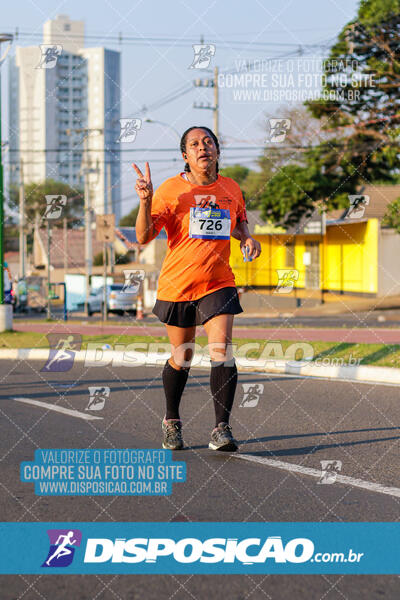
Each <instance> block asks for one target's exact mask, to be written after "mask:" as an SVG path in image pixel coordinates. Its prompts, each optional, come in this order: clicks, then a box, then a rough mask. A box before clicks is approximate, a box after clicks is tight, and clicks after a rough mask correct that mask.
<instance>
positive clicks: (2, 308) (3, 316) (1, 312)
mask: <svg viewBox="0 0 400 600" xmlns="http://www.w3.org/2000/svg"><path fill="white" fill-rule="evenodd" d="M12 40H13V36H12V34H11V33H0V49H1V44H2V43H3V42H8V46H7V48H6V50H5V52H4V54H3V55H2V56H1V52H0V269H1V274H0V331H6V330H8V329H12V306H11V304H5V303H4V182H3V159H2V152H1V65H2V64H3V62H4V61H5V59H6V56H7V54H8V52H9V50H10V48H11V42H12Z"/></svg>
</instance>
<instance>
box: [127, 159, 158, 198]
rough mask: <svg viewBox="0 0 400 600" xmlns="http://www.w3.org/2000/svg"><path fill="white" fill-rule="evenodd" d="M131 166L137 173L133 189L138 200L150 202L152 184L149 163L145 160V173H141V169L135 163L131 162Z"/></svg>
mask: <svg viewBox="0 0 400 600" xmlns="http://www.w3.org/2000/svg"><path fill="white" fill-rule="evenodd" d="M132 167H133V168H134V169H135V171H136V173H137V174H138V176H139V177H138V179H137V180H136V185H135V190H136V193H137V195H138V196H139V198H140V200H144V201H145V202H151V200H152V198H153V184H152V183H151V173H150V165H149V163H148V162H147V163H146V165H145V167H146V170H145V174H144V175H143V173H142V171H141V170H140V169H139V167H138V166H137V165H135V163H132Z"/></svg>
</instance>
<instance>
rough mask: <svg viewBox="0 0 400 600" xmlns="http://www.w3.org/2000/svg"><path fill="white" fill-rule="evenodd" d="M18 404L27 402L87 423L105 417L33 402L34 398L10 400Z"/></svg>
mask: <svg viewBox="0 0 400 600" xmlns="http://www.w3.org/2000/svg"><path fill="white" fill-rule="evenodd" d="M10 400H15V401H16V402H25V404H33V405H34V406H40V407H41V408H46V409H47V410H54V411H55V412H59V413H62V414H64V415H68V416H69V417H77V418H78V419H85V421H94V420H95V419H96V420H97V419H102V418H103V417H95V416H94V415H90V414H86V413H81V412H79V410H72V409H71V408H64V407H62V406H57V405H56V404H49V403H48V402H41V401H40V400H33V399H32V398H10Z"/></svg>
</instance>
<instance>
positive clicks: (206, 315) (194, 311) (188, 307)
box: [153, 287, 243, 327]
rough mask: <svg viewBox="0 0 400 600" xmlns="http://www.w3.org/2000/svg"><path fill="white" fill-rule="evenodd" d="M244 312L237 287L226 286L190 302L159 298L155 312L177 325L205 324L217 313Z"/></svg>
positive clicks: (167, 322) (164, 321) (168, 323)
mask: <svg viewBox="0 0 400 600" xmlns="http://www.w3.org/2000/svg"><path fill="white" fill-rule="evenodd" d="M241 312H243V308H242V307H241V306H240V302H239V296H238V293H237V290H236V288H235V287H225V288H221V289H220V290H217V291H216V292H212V293H211V294H207V296H203V297H202V298H198V299H197V300H190V301H188V302H168V301H166V300H157V301H156V303H155V305H154V308H153V313H154V314H155V315H157V317H158V318H159V319H160V321H161V322H162V323H166V324H167V325H175V327H193V325H204V323H206V322H207V321H209V320H210V319H212V317H215V316H216V315H223V314H229V315H237V314H239V313H241Z"/></svg>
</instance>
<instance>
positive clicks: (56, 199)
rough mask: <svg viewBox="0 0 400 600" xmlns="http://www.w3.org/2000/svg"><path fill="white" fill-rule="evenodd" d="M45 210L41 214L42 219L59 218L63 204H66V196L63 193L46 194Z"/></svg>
mask: <svg viewBox="0 0 400 600" xmlns="http://www.w3.org/2000/svg"><path fill="white" fill-rule="evenodd" d="M46 202H47V206H46V211H45V213H44V215H43V218H44V219H59V218H60V217H61V215H62V212H63V210H64V207H65V205H66V204H67V196H64V195H56V196H53V195H47V196H46Z"/></svg>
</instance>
